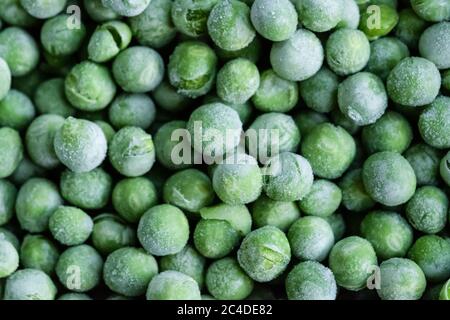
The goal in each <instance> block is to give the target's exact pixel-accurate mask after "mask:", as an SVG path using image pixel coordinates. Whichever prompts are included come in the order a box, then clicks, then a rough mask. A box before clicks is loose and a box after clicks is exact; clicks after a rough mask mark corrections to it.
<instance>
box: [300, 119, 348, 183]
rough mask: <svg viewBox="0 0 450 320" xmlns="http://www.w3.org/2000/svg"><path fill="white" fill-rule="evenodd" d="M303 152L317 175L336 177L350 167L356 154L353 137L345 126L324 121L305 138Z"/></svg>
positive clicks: (328, 177) (329, 177)
mask: <svg viewBox="0 0 450 320" xmlns="http://www.w3.org/2000/svg"><path fill="white" fill-rule="evenodd" d="M301 152H302V154H303V155H304V157H305V158H306V159H307V160H308V161H309V163H310V164H311V166H312V168H313V172H314V174H315V175H317V176H319V177H321V178H326V179H335V178H339V177H340V176H342V174H343V173H344V172H345V171H346V170H347V169H348V167H349V166H350V164H351V163H352V161H353V159H354V158H355V154H356V145H355V141H354V139H353V137H352V136H351V135H349V134H348V133H347V131H345V130H344V129H343V128H341V127H336V126H333V125H332V124H330V123H323V124H321V125H318V126H317V127H316V128H314V129H313V130H312V131H311V132H310V133H309V134H308V135H307V136H306V137H305V139H304V140H303V143H302V145H301Z"/></svg>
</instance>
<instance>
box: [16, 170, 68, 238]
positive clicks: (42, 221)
mask: <svg viewBox="0 0 450 320" xmlns="http://www.w3.org/2000/svg"><path fill="white" fill-rule="evenodd" d="M62 203H63V200H62V198H61V196H60V194H59V192H58V188H57V186H56V185H55V184H54V183H53V182H51V181H49V180H46V179H42V178H32V179H29V180H28V181H27V182H25V184H23V185H22V187H21V188H20V190H19V193H18V194H17V200H16V215H17V219H18V220H19V223H20V226H21V228H22V229H24V230H26V231H28V232H32V233H39V232H43V231H45V230H47V228H48V221H49V219H50V217H51V216H52V215H53V213H54V212H55V210H56V209H57V208H58V207H59V206H60V205H62Z"/></svg>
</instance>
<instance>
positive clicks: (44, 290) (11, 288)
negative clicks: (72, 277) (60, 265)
mask: <svg viewBox="0 0 450 320" xmlns="http://www.w3.org/2000/svg"><path fill="white" fill-rule="evenodd" d="M56 292H57V289H56V286H55V284H54V283H53V281H52V279H50V277H49V276H48V275H47V274H45V273H44V272H43V271H41V270H35V269H22V270H18V271H16V272H15V273H13V274H12V275H11V276H10V277H8V279H7V280H6V284H5V293H4V296H3V299H4V300H54V299H55V296H56Z"/></svg>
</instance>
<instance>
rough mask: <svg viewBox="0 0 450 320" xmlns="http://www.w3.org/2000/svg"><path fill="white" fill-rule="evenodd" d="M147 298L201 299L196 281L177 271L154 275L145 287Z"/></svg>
mask: <svg viewBox="0 0 450 320" xmlns="http://www.w3.org/2000/svg"><path fill="white" fill-rule="evenodd" d="M146 297H147V300H201V296H200V289H199V288H198V284H197V282H196V281H195V280H194V279H192V278H191V277H189V276H187V275H185V274H183V273H181V272H178V271H164V272H161V273H160V274H158V275H156V276H155V277H154V278H153V279H152V281H150V284H149V286H148V289H147V293H146Z"/></svg>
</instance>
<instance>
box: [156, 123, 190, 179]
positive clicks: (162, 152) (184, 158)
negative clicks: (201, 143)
mask: <svg viewBox="0 0 450 320" xmlns="http://www.w3.org/2000/svg"><path fill="white" fill-rule="evenodd" d="M186 125H187V123H186V122H185V121H179V120H174V121H169V122H166V123H165V124H163V125H162V126H161V127H160V128H159V129H158V131H157V132H156V135H155V141H154V142H155V150H156V159H157V160H158V162H159V163H160V164H162V165H163V166H164V167H166V168H168V169H172V170H176V169H186V168H188V167H190V166H191V165H192V153H191V152H189V153H186V154H185V153H184V150H185V149H184V148H183V149H181V150H180V149H179V145H180V144H182V145H183V146H186V149H187V150H189V151H191V145H190V142H189V141H187V140H188V139H187V137H186V136H187V131H186ZM173 138H175V139H173ZM186 143H187V145H185V144H186ZM177 150H179V153H178V154H175V152H176V151H177ZM174 155H176V156H177V157H178V156H179V157H180V158H176V157H174Z"/></svg>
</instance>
